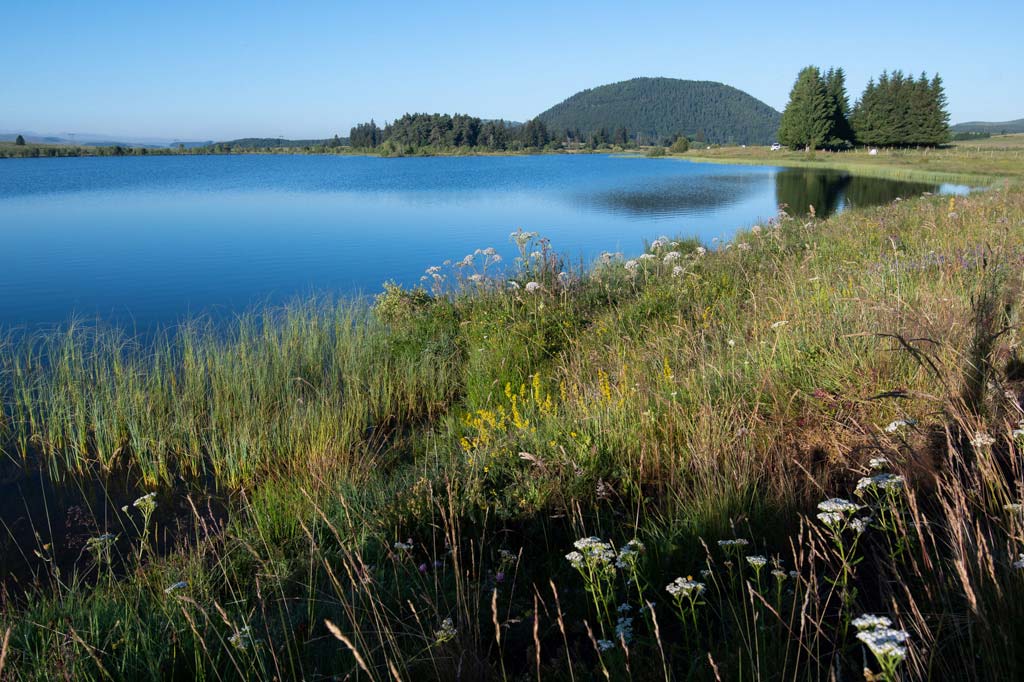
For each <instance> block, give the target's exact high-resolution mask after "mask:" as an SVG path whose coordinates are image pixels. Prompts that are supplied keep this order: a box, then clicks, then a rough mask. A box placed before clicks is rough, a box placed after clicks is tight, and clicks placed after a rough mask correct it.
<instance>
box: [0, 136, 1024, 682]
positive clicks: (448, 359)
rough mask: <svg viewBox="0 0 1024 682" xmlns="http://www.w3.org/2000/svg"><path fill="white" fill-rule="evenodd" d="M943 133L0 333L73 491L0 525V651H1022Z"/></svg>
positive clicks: (977, 332) (59, 659)
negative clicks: (838, 194)
mask: <svg viewBox="0 0 1024 682" xmlns="http://www.w3.org/2000/svg"><path fill="white" fill-rule="evenodd" d="M994 139H995V138H994ZM976 146H977V143H972V147H971V148H967V147H963V148H961V147H957V148H953V149H950V150H934V151H929V152H917V151H902V152H884V153H880V154H879V155H878V156H876V157H869V156H867V155H866V154H865V155H863V158H862V156H861V153H860V152H857V153H850V154H849V155H843V156H842V157H841V158H840V157H836V158H831V157H830V159H829V163H831V164H846V167H850V168H853V167H857V168H860V167H862V166H866V165H874V166H876V167H878V168H884V169H886V170H884V171H878V172H892V173H903V172H915V173H921V172H925V173H932V172H935V173H944V174H947V175H946V176H948V174H953V175H955V176H956V177H963V176H970V177H974V178H978V177H983V178H985V179H986V184H988V185H989V188H988V189H987V190H985V191H980V192H976V193H973V194H971V195H970V196H966V197H937V196H920V197H904V198H902V200H900V201H897V202H894V203H892V204H889V205H886V206H882V207H877V208H871V209H857V210H851V211H847V212H844V213H841V214H839V215H837V216H834V217H830V218H828V219H819V218H817V217H815V216H814V215H813V212H812V215H810V216H795V215H789V214H788V213H787V212H786V207H780V211H779V214H778V215H777V216H776V217H775V218H774V219H772V220H771V221H768V222H765V223H764V224H761V225H757V226H754V227H752V228H750V229H749V230H746V231H743V232H741V233H740V234H738V235H737V236H736V238H735V239H733V240H732V241H730V242H728V243H722V242H714V243H711V244H700V243H698V242H697V241H695V240H693V239H690V238H688V236H687V235H667V236H664V237H658V238H657V239H654V240H653V241H652V242H651V243H650V245H649V248H648V249H647V252H646V253H645V254H644V255H643V256H641V257H640V258H637V259H633V260H626V259H624V258H622V257H621V256H620V255H618V254H611V253H610V254H606V255H605V256H604V257H602V258H601V259H600V260H599V261H598V262H597V263H595V264H594V265H593V266H592V267H589V268H586V269H583V268H580V267H577V266H572V265H571V264H570V263H567V262H566V261H564V260H563V259H562V258H561V257H560V256H559V254H558V251H557V245H556V244H555V245H553V244H550V243H549V242H548V241H547V240H545V239H544V238H543V236H542V235H538V234H534V233H524V232H521V231H520V232H515V233H512V234H511V235H510V239H512V240H513V242H514V243H515V244H516V245H517V247H518V250H519V258H518V259H517V261H516V262H515V263H506V264H501V263H497V262H496V257H495V255H494V254H493V253H492V252H490V251H488V250H486V249H483V250H479V251H478V252H474V253H471V254H468V255H466V256H465V257H464V258H462V259H461V260H459V254H452V256H453V258H454V259H455V260H454V261H453V262H451V263H449V264H446V265H440V264H439V265H437V266H432V267H431V268H429V269H428V270H427V271H426V272H425V273H424V280H423V286H422V287H421V288H416V289H403V288H400V287H397V286H395V285H391V284H386V285H385V286H384V291H383V292H382V293H381V294H380V295H379V296H378V297H376V299H375V300H373V301H332V300H326V299H319V300H308V301H297V302H295V303H294V304H292V305H289V306H286V307H284V308H277V309H268V310H262V311H255V312H253V313H252V314H250V315H247V316H244V317H242V318H240V319H238V320H237V321H236V322H234V323H232V324H229V325H223V324H218V325H215V324H212V323H208V322H203V321H195V322H193V323H190V324H187V325H184V326H183V327H182V328H180V329H176V330H174V333H168V334H167V335H166V336H165V337H163V338H161V339H157V340H155V341H152V340H151V341H149V342H147V343H145V344H142V343H139V342H138V341H136V340H134V339H132V338H130V337H128V336H126V335H125V334H124V333H122V332H119V331H117V330H110V329H102V328H101V329H96V328H94V327H85V326H81V327H78V326H71V327H69V328H67V329H65V330H63V331H61V332H54V333H49V334H44V335H36V336H31V337H28V338H18V339H14V338H10V339H9V340H7V341H5V342H4V343H3V344H2V348H0V372H2V379H0V390H2V401H3V406H4V410H3V417H2V419H3V421H2V422H0V442H2V443H3V448H4V453H5V455H6V457H5V460H6V461H5V462H4V464H3V467H4V468H3V471H4V472H5V475H12V474H10V472H11V471H14V470H17V471H22V470H23V469H28V470H30V471H31V472H33V476H35V478H34V479H33V480H38V482H39V483H38V485H39V486H40V488H45V489H46V490H50V491H53V494H54V500H58V498H59V496H58V495H57V492H58V491H72V492H70V493H66V494H68V495H70V496H71V497H73V498H74V499H75V503H74V504H73V505H70V504H65V505H64V506H61V504H60V503H59V501H55V502H54V504H52V505H49V506H47V507H46V510H45V513H43V514H42V515H40V516H33V517H32V518H31V528H32V533H29V534H28V535H27V536H26V534H25V533H24V529H21V530H19V529H16V528H12V527H10V526H7V527H6V528H5V531H6V533H7V534H8V535H9V536H10V537H11V538H14V537H19V538H25V537H28V538H29V539H28V540H27V541H23V542H20V543H19V544H18V545H17V546H14V547H11V544H10V543H8V545H7V546H5V553H17V554H18V555H19V556H21V557H22V558H23V561H22V562H21V563H20V564H19V565H18V567H17V569H14V568H12V569H11V570H10V571H9V572H8V575H7V576H6V577H5V580H4V584H3V592H2V594H0V607H2V612H0V640H2V641H0V679H12V680H33V679H47V680H49V679H114V680H137V679H218V680H219V679H281V680H288V679H306V680H319V679H352V680H421V679H473V680H475V679H498V680H531V679H543V680H572V681H575V680H586V679H607V680H624V679H635V680H648V679H664V680H737V679H751V680H809V681H810V680H821V679H835V680H854V679H862V678H867V679H877V680H911V679H943V680H946V679H957V680H989V679H991V680H1005V679H1018V678H1021V677H1022V676H1024V650H1022V649H1021V647H1020V646H1019V642H1021V641H1024V489H1022V486H1021V482H1022V465H1024V421H1022V420H1024V409H1022V400H1024V350H1022V347H1021V344H1022V341H1024V326H1022V317H1021V315H1022V311H1021V305H1020V304H1021V300H1022V299H1021V294H1022V287H1024V268H1022V264H1024V192H1022V191H1021V188H1020V184H1019V175H1020V174H1021V173H1024V168H1022V164H1021V163H1020V162H1019V161H1018V160H1017V158H1018V157H1017V156H1016V155H1018V154H1020V151H1018V150H1016V149H991V150H989V149H985V150H981V151H978V150H975V149H974V147H976ZM712 151H715V150H712ZM699 153H700V154H701V155H702V156H705V155H712V156H714V157H715V158H728V159H729V161H730V162H735V161H737V160H740V159H749V160H750V161H751V162H755V163H764V162H765V161H764V159H766V158H770V159H771V160H772V162H773V163H821V161H819V159H820V158H821V157H823V156H825V155H823V154H821V153H819V154H818V155H816V156H815V157H814V160H813V161H809V160H808V159H807V158H806V157H805V156H802V155H801V156H798V155H793V154H790V153H785V152H784V153H782V154H781V155H779V153H770V152H768V151H766V150H765V151H761V150H754V149H744V150H739V149H737V150H729V151H721V152H717V151H716V152H715V153H714V154H712V153H711V152H709V151H707V150H702V151H700V152H699ZM769 155H770V156H769ZM692 156H695V153H691V154H688V155H687V157H692ZM832 167H835V166H832ZM840 167H842V166H840ZM908 169H909V170H908ZM946 176H944V177H946ZM654 236H655V235H652V237H654ZM502 265H508V266H510V268H511V270H510V271H508V272H507V273H506V274H505V275H502V276H500V277H496V276H495V273H496V272H498V268H499V267H500V266H502ZM74 491H77V493H76V492H74ZM54 528H65V529H68V528H70V529H72V531H69V532H67V533H63V534H61V535H60V537H61V538H62V543H59V544H58V543H54V542H52V541H51V539H50V538H52V537H53V536H54V532H53V529H54Z"/></svg>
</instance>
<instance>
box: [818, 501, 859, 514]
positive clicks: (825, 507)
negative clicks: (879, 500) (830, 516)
mask: <svg viewBox="0 0 1024 682" xmlns="http://www.w3.org/2000/svg"><path fill="white" fill-rule="evenodd" d="M818 509H819V510H821V511H823V512H833V513H838V514H840V515H841V514H848V513H852V512H855V511H857V510H858V509H860V505H859V504H854V503H853V502H850V501H849V500H844V499H842V498H841V497H833V498H832V499H829V500H824V501H823V502H819V503H818Z"/></svg>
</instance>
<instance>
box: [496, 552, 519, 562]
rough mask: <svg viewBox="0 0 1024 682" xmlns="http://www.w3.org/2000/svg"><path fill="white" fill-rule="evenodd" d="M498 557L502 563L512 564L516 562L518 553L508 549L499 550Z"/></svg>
mask: <svg viewBox="0 0 1024 682" xmlns="http://www.w3.org/2000/svg"><path fill="white" fill-rule="evenodd" d="M498 557H499V558H500V559H501V562H502V563H512V562H513V561H515V560H516V553H515V552H510V551H508V550H507V549H499V550H498Z"/></svg>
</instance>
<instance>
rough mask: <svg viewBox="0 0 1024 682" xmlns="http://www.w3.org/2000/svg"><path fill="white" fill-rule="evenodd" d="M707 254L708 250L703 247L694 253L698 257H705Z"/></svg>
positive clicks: (699, 247)
mask: <svg viewBox="0 0 1024 682" xmlns="http://www.w3.org/2000/svg"><path fill="white" fill-rule="evenodd" d="M707 252H708V250H707V249H705V248H704V247H703V246H698V247H697V249H696V250H695V251H694V253H696V254H697V255H698V256H703V255H704V254H706V253H707Z"/></svg>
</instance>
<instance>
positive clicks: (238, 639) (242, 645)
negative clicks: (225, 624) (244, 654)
mask: <svg viewBox="0 0 1024 682" xmlns="http://www.w3.org/2000/svg"><path fill="white" fill-rule="evenodd" d="M228 642H229V643H230V644H231V646H233V647H235V648H236V649H238V650H239V651H245V650H246V649H248V648H249V647H251V646H252V645H253V644H254V643H255V640H254V639H253V638H252V628H251V627H249V626H248V625H246V626H245V627H244V628H242V629H241V630H236V631H235V632H234V633H233V634H232V635H231V636H230V637H228Z"/></svg>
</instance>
